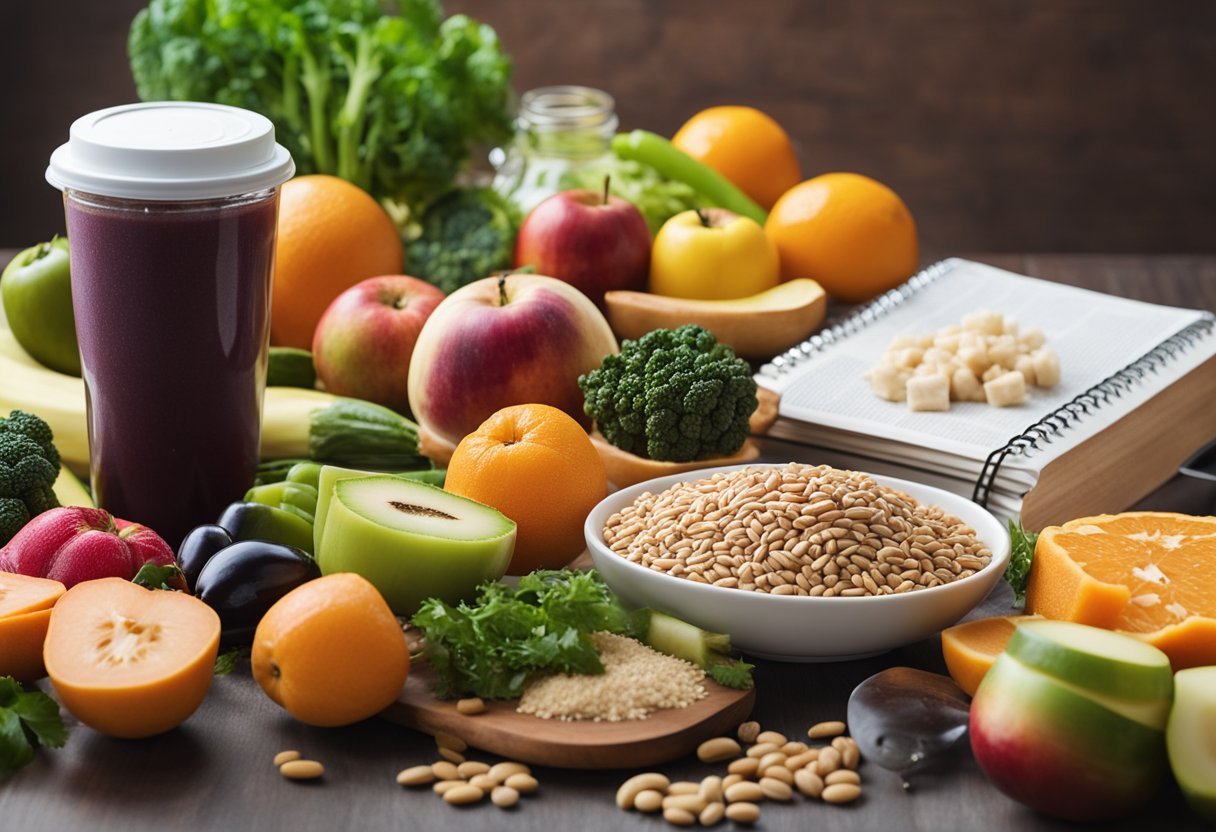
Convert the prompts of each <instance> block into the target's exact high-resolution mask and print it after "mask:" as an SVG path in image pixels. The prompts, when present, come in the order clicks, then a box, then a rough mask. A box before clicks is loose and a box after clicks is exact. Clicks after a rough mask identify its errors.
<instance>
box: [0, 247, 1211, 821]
mask: <svg viewBox="0 0 1216 832" xmlns="http://www.w3.org/2000/svg"><path fill="white" fill-rule="evenodd" d="M0 259H4V260H7V256H5V253H4V252H0ZM976 259H982V260H985V261H987V262H990V263H993V264H994V265H998V266H1002V267H1005V268H1010V269H1014V270H1018V271H1022V272H1024V273H1027V274H1032V275H1036V276H1040V277H1045V278H1049V279H1053V280H1059V281H1062V282H1067V283H1073V284H1076V285H1079V286H1085V287H1088V288H1092V289H1098V290H1102V291H1107V292H1112V293H1115V294H1121V295H1126V296H1128V297H1134V298H1139V299H1143V300H1150V301H1159V302H1163V303H1170V304H1175V305H1184V306H1192V307H1202V308H1207V309H1216V256H1211V257H1209V256H1198V257H1196V256H1187V257H1128V256H1116V257H1108V256H1081V255H1069V256H1047V255H1008V256H982V257H977V258H976ZM1213 433H1214V434H1216V422H1214V424H1213ZM767 452H768V453H769V454H771V455H772V456H773V457H774V458H776V457H782V456H783V455H784V453H785V452H784V450H783V449H782V448H780V447H779V446H775V445H770V446H768V448H767ZM1141 505H1142V507H1146V508H1170V509H1174V510H1179V511H1187V512H1192V513H1211V512H1212V511H1214V510H1216V493H1214V491H1213V489H1206V488H1205V487H1203V486H1199V485H1197V484H1195V483H1183V482H1180V481H1177V480H1176V481H1174V482H1172V483H1170V484H1167V485H1166V486H1164V487H1163V488H1162V489H1160V490H1159V491H1158V492H1156V493H1154V494H1153V495H1151V496H1150V497H1149V498H1147V499H1146V500H1145V501H1144V502H1143V503H1142V504H1141ZM1011 600H1012V599H1011V595H1010V593H1009V591H1008V588H1007V587H1006V586H1005V585H1004V584H1003V583H1002V584H1000V585H999V587H998V589H997V590H996V591H994V593H993V595H992V596H991V597H989V599H988V600H987V601H986V602H985V603H984V604H983V605H982V606H981V607H980V608H979V609H977V610H976V611H975V612H974V613H973V614H972V615H973V616H978V615H993V614H1003V613H1005V612H1007V611H1008V610H1009V609H1010V605H1011ZM900 665H903V666H911V667H919V668H923V669H927V670H932V671H937V672H944V666H943V664H942V659H941V653H940V645H939V642H938V639H936V638H933V639H928V640H926V641H923V642H919V643H917V644H913V645H911V646H909V647H905V648H902V649H899V650H896V651H893V652H891V653H887V654H885V655H882V656H878V657H876V658H871V659H865V660H860V661H852V662H842V663H834V664H782V663H776V662H767V661H758V662H757V670H756V684H757V693H758V696H757V700H756V708H755V712H754V714H753V718H755V719H757V720H759V721H760V722H761V724H762V725H763V726H764V727H765V728H772V729H776V730H779V731H782V732H785V733H787V734H788V735H790V736H792V737H797V736H799V735H801V734H802V733H803V731H805V729H806V727H807V726H809V725H810V724H811V723H813V722H817V721H819V720H825V719H843V718H844V716H845V708H846V704H847V702H848V697H849V693H850V692H851V691H852V690H853V688H854V686H856V685H857V684H858V683H859V682H861V681H862V680H864V679H866V678H867V677H869V676H870V675H872V674H874V673H877V672H878V671H880V670H883V669H885V668H888V667H893V666H900ZM41 687H42V688H43V689H46V690H49V684H47V683H46V682H45V681H44V682H43V683H42V685H41ZM571 730H578V729H577V727H576V726H572V729H571ZM285 748H297V749H299V750H301V751H302V752H303V753H304V754H305V755H306V756H308V757H311V758H314V759H317V760H320V761H322V762H323V763H324V764H325V767H326V775H325V777H324V779H323V780H322V781H320V782H316V783H311V784H295V783H290V782H287V781H285V780H283V779H282V778H281V777H280V776H279V775H278V774H277V772H276V771H275V769H274V766H273V765H272V764H271V757H273V756H274V754H275V753H276V752H278V751H280V750H282V749H285ZM434 758H435V755H434V744H433V742H432V741H431V740H430V738H429V737H425V736H422V735H420V734H417V733H414V732H412V731H409V730H407V729H405V728H401V727H398V726H396V725H393V724H390V723H388V722H385V721H382V720H379V719H371V720H368V721H366V722H363V723H361V724H358V725H355V726H352V727H349V728H341V729H321V728H312V727H309V726H306V725H302V724H300V723H298V722H296V721H295V720H294V719H292V718H291V717H289V716H288V715H287V714H286V713H285V712H284V711H282V710H281V709H279V707H278V706H277V705H275V704H273V703H272V702H271V701H270V700H269V699H268V698H267V697H266V696H264V695H263V694H262V692H261V691H260V690H259V689H258V686H257V684H256V683H255V682H253V680H252V679H251V678H250V676H249V671H248V664H247V663H246V664H245V666H243V667H241V668H239V669H238V670H237V671H236V672H235V673H233V674H232V675H230V676H227V677H222V678H217V679H216V680H215V683H214V685H213V686H212V688H211V692H210V694H209V695H208V697H207V700H206V701H205V702H204V703H203V705H202V707H201V708H200V709H199V710H198V712H196V713H195V714H194V715H193V716H192V717H191V718H190V719H189V720H188V721H187V722H186V723H185V724H184V725H183V726H182V727H181V728H178V729H177V730H174V731H171V732H169V733H168V734H165V735H163V736H160V737H156V738H152V739H147V740H140V741H124V740H115V739H110V738H108V737H105V736H102V735H100V734H98V733H96V732H94V731H92V730H90V729H88V728H85V727H82V726H75V727H74V728H73V730H72V734H71V737H70V739H69V741H68V744H67V746H66V747H65V748H63V749H61V750H59V751H52V752H48V751H42V752H39V754H38V755H37V758H36V759H35V761H34V762H33V763H32V764H30V765H29V766H27V767H26V768H25V769H23V770H22V771H20V772H18V773H17V774H16V775H15V776H13V777H11V778H10V779H8V780H7V781H3V782H0V828H2V829H4V830H54V832H59V830H74V829H88V830H115V832H117V831H118V830H124V832H127V831H128V830H145V829H147V830H157V832H164V831H165V830H177V829H180V830H244V829H259V830H278V829H292V830H314V829H315V830H326V831H327V832H329V830H340V829H377V830H379V829H385V830H387V829H402V830H413V829H445V830H449V832H458V831H459V830H533V829H544V830H549V832H562V831H563V830H572V829H579V830H585V832H593V830H620V829H623V830H659V829H665V828H668V827H667V825H666V824H665V823H664V822H663V821H662V820H661V819H658V818H656V817H653V816H642V815H638V814H636V813H629V814H626V813H623V812H621V811H619V810H618V809H617V808H616V807H615V805H614V803H613V794H614V793H615V790H616V788H617V786H618V785H619V784H620V782H621V781H622V780H623V779H624V778H625V777H626V776H627V775H628V774H629V773H631V772H619V773H618V772H579V771H558V770H548V769H539V770H537V772H536V773H537V776H538V778H539V780H540V782H541V789H540V792H539V793H538V794H537V795H536V796H533V797H531V798H527V799H525V800H524V801H523V802H522V803H521V804H520V805H519V806H518V807H516V808H515V809H514V810H512V811H510V812H503V811H501V810H499V809H496V808H494V807H492V806H490V805H489V804H488V803H483V804H481V805H479V806H477V807H475V808H472V809H456V808H453V807H450V806H448V805H446V804H444V803H443V802H442V801H441V800H440V799H439V798H438V797H436V796H435V795H434V794H433V793H432V792H431V791H430V790H429V789H424V790H420V791H414V790H405V789H402V788H401V787H399V786H397V785H396V784H395V783H394V780H393V778H394V776H395V775H396V773H397V772H398V771H399V770H401V769H402V768H405V767H407V766H411V765H416V764H419V763H426V762H431V761H432V760H433V759H434ZM478 758H479V759H487V760H492V759H493V758H492V757H490V756H489V755H478ZM717 768H719V767H711V766H707V765H703V764H700V763H698V762H697V761H696V760H695V759H691V758H690V759H684V760H680V761H677V762H675V763H672V764H670V765H667V766H663V767H662V770H663V771H665V772H666V773H667V774H669V775H670V776H671V777H672V779H673V780H674V779H694V778H695V779H699V778H700V777H703V776H705V775H706V774H709V773H712V770H716V769H717ZM861 773H862V778H863V784H864V795H863V797H862V799H861V800H860V801H859V802H858V803H856V804H854V805H851V806H847V807H835V806H829V805H826V804H823V803H819V802H809V801H804V800H802V799H798V800H796V801H795V802H794V803H792V804H790V805H780V804H773V803H766V804H764V806H763V811H762V820H761V824H760V827H759V828H763V829H771V830H778V829H791V830H793V829H799V830H801V829H811V828H822V829H832V830H878V829H899V830H925V832H939V830H955V829H957V830H979V829H983V830H990V831H991V832H996V831H997V830H1053V829H1070V828H1077V829H1082V828H1091V829H1092V828H1094V827H1082V826H1075V825H1071V824H1066V823H1062V822H1057V821H1053V820H1051V819H1048V818H1044V817H1042V816H1039V815H1036V814H1034V813H1033V812H1031V811H1029V810H1028V809H1025V808H1023V807H1022V806H1020V805H1019V804H1017V803H1015V802H1013V801H1012V800H1010V799H1008V798H1006V797H1005V796H1003V795H1002V794H1001V793H1000V792H998V791H997V790H996V789H995V788H993V787H992V786H991V785H990V784H989V783H988V782H987V781H986V780H985V779H984V777H983V775H982V774H981V773H980V771H979V769H978V768H977V766H976V764H975V762H974V760H972V759H971V757H970V754H969V752H968V751H967V749H966V747H965V743H964V747H963V748H962V749H961V750H960V752H959V754H958V755H957V756H956V757H955V758H954V759H953V760H952V761H951V765H950V766H949V768H948V769H946V770H944V771H941V772H938V773H935V774H933V775H928V776H925V777H922V778H920V779H918V780H915V781H914V788H913V789H912V790H911V791H909V792H906V793H905V792H904V791H903V790H902V789H901V787H900V785H899V781H898V779H897V778H896V777H895V776H894V775H892V774H890V773H888V772H885V771H883V770H882V769H880V768H878V767H877V766H875V765H874V764H872V763H870V764H863V766H862V769H861ZM1148 823H1151V824H1152V826H1153V827H1155V828H1166V829H1170V830H1185V829H1202V828H1204V827H1203V825H1202V824H1201V823H1200V821H1199V820H1198V818H1197V817H1196V816H1194V815H1192V814H1191V813H1190V812H1189V811H1188V809H1187V808H1186V806H1185V804H1184V803H1183V801H1182V798H1181V796H1180V795H1179V794H1178V792H1177V790H1176V788H1175V787H1174V786H1173V785H1172V784H1171V785H1169V786H1168V787H1166V788H1164V789H1163V790H1162V792H1161V794H1160V795H1159V797H1158V799H1157V801H1156V802H1155V803H1154V804H1153V806H1152V807H1151V808H1150V809H1148V810H1146V811H1145V812H1143V813H1142V814H1140V815H1138V816H1137V817H1134V818H1131V819H1128V820H1126V821H1125V822H1123V823H1122V824H1119V825H1107V826H1103V827H1102V828H1104V829H1128V830H1131V829H1140V828H1142V827H1143V826H1144V825H1146V824H1148Z"/></svg>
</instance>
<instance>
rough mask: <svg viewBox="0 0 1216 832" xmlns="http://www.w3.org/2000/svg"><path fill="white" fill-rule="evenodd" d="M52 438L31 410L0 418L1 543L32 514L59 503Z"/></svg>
mask: <svg viewBox="0 0 1216 832" xmlns="http://www.w3.org/2000/svg"><path fill="white" fill-rule="evenodd" d="M52 439H53V437H52V435H51V428H50V426H49V425H47V423H46V422H44V421H42V420H41V419H39V418H38V417H37V416H34V415H32V414H30V413H23V412H21V411H20V410H14V411H13V412H12V413H11V414H10V415H9V417H8V418H7V419H0V546H3V545H4V544H6V543H8V541H9V540H10V539H12V537H13V535H15V534H16V533H17V532H18V531H20V530H21V527H22V526H24V525H25V524H26V523H27V522H29V520H30V518H31V517H34V516H35V515H38V514H41V513H42V512H44V511H46V510H47V509H52V508H55V507H56V506H58V505H59V500H58V498H57V497H56V496H55V479H56V478H57V477H58V476H59V451H58V450H56V448H55V445H54V444H53V442H52Z"/></svg>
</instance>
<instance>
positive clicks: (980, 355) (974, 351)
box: [958, 346, 992, 376]
mask: <svg viewBox="0 0 1216 832" xmlns="http://www.w3.org/2000/svg"><path fill="white" fill-rule="evenodd" d="M958 360H959V361H961V362H962V364H963V366H964V367H966V368H967V369H968V370H970V371H971V372H973V373H975V374H976V375H977V376H978V375H982V374H983V372H984V371H985V370H987V369H988V368H989V367H991V366H992V361H991V360H990V359H989V358H988V350H987V349H986V348H984V347H983V346H976V347H962V348H961V349H959V351H958Z"/></svg>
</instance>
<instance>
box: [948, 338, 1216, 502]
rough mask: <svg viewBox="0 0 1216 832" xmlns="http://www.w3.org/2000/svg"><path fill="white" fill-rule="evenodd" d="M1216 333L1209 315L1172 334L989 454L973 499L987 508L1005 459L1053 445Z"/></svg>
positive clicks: (972, 496) (976, 483)
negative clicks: (1064, 434) (1104, 406)
mask: <svg viewBox="0 0 1216 832" xmlns="http://www.w3.org/2000/svg"><path fill="white" fill-rule="evenodd" d="M1214 330H1216V317H1213V316H1212V315H1210V314H1209V315H1207V316H1205V317H1204V318H1202V319H1200V320H1198V321H1196V322H1195V323H1193V324H1191V325H1190V326H1188V327H1186V328H1185V329H1182V330H1180V331H1179V332H1177V333H1175V334H1174V335H1171V336H1170V337H1169V338H1167V339H1165V340H1164V341H1162V342H1161V343H1160V344H1158V345H1157V346H1155V347H1153V348H1152V349H1151V350H1149V351H1148V352H1146V353H1145V354H1144V355H1142V356H1140V358H1138V359H1136V360H1135V361H1133V362H1132V363H1131V364H1128V365H1127V366H1126V367H1124V368H1123V369H1122V370H1119V371H1118V372H1116V373H1115V374H1113V375H1111V376H1109V377H1108V378H1105V379H1103V380H1102V381H1100V382H1098V383H1097V384H1095V385H1094V386H1093V387H1091V388H1089V389H1088V390H1086V391H1085V392H1084V393H1081V394H1079V395H1078V396H1077V397H1076V398H1074V399H1072V401H1069V402H1067V403H1065V404H1063V405H1061V406H1060V407H1059V408H1057V409H1056V410H1054V411H1053V412H1051V413H1049V414H1048V415H1046V416H1044V417H1043V418H1042V419H1040V420H1039V421H1037V422H1035V423H1034V424H1033V425H1031V426H1030V427H1028V428H1026V430H1024V431H1022V432H1021V433H1020V434H1018V435H1017V436H1015V437H1013V438H1012V439H1010V440H1009V441H1008V442H1006V443H1005V445H1004V446H1003V447H1000V448H998V449H997V450H995V451H993V452H992V453H990V454H989V455H988V458H987V459H986V460H985V461H984V467H983V469H981V471H980V476H979V478H978V479H977V480H976V482H975V491H974V492H973V493H972V495H971V499H972V500H974V501H975V502H977V503H979V504H980V505H982V506H987V505H988V498H989V497H990V496H991V494H992V487H993V484H994V483H995V482H996V475H997V472H998V471H1000V469H1001V464H1002V463H1004V461H1005V460H1006V459H1008V458H1009V457H1011V456H1027V455H1029V454H1030V453H1032V452H1033V451H1035V450H1037V449H1038V448H1039V446H1040V445H1041V444H1051V441H1052V439H1053V438H1055V437H1057V436H1059V435H1060V434H1061V433H1063V432H1064V431H1066V430H1068V429H1069V428H1071V427H1073V426H1074V425H1075V424H1076V423H1077V422H1078V421H1080V420H1081V419H1083V418H1084V417H1085V415H1086V414H1088V413H1090V412H1092V411H1094V410H1097V409H1098V408H1100V407H1102V406H1103V405H1106V404H1109V403H1110V402H1111V400H1112V399H1118V398H1122V397H1123V395H1124V394H1125V393H1128V392H1130V391H1131V389H1132V388H1133V387H1135V386H1136V385H1137V384H1139V383H1140V382H1141V381H1142V380H1143V379H1144V378H1145V377H1146V376H1148V375H1150V374H1153V373H1156V372H1157V371H1158V370H1159V369H1161V367H1163V366H1164V365H1166V364H1167V363H1169V362H1170V361H1172V360H1173V359H1174V358H1176V357H1177V356H1178V354H1179V353H1182V352H1185V351H1186V350H1187V349H1188V348H1190V347H1192V346H1194V345H1195V344H1196V343H1197V342H1198V341H1200V340H1202V339H1204V338H1207V337H1209V336H1211V335H1212V333H1213V331H1214Z"/></svg>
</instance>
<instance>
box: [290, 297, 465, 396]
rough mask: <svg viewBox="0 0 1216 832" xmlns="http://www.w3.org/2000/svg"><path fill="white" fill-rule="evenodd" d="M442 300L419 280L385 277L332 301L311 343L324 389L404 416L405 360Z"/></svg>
mask: <svg viewBox="0 0 1216 832" xmlns="http://www.w3.org/2000/svg"><path fill="white" fill-rule="evenodd" d="M443 297H444V295H443V292H442V291H440V290H439V289H438V288H437V287H436V286H433V285H432V284H430V283H427V282H426V281H425V280H419V279H418V278H416V277H407V276H405V275H387V276H384V277H369V278H368V279H367V280H364V281H362V282H361V283H356V284H355V285H354V286H352V287H350V288H349V289H347V290H346V291H345V292H343V293H342V294H340V295H338V296H337V297H336V298H334V300H333V302H332V303H331V304H330V305H329V307H328V308H327V309H326V310H325V313H324V314H323V315H322V316H321V320H320V321H319V322H318V323H317V330H316V333H315V334H314V335H313V339H312V355H313V361H314V362H315V363H316V365H317V375H318V376H319V377H320V379H321V381H323V382H324V383H325V389H327V390H328V391H329V392H331V393H334V394H335V395H338V396H351V397H353V398H356V399H364V400H366V401H369V402H376V403H377V404H382V405H384V406H385V407H391V408H392V409H393V410H396V411H397V412H398V413H406V412H408V408H409V368H410V359H411V357H412V356H413V354H414V347H415V345H416V344H417V342H418V335H419V333H421V332H422V325H423V324H424V323H426V319H427V318H429V317H430V315H431V312H433V311H434V310H435V307H436V306H438V305H439V302H440V301H442V300H443Z"/></svg>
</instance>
